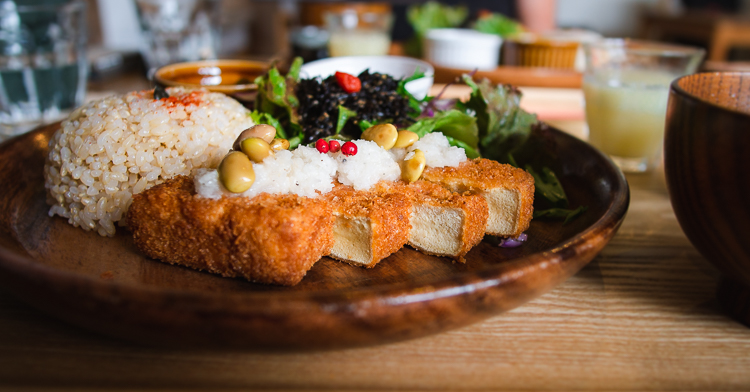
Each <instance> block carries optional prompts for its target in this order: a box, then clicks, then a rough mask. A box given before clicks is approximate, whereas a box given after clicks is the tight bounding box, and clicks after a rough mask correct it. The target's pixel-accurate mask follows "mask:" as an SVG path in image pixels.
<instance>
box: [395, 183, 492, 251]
mask: <svg viewBox="0 0 750 392" xmlns="http://www.w3.org/2000/svg"><path fill="white" fill-rule="evenodd" d="M404 188H405V189H406V194H407V195H409V196H410V198H411V199H412V204H413V207H412V213H411V220H410V223H411V233H410V234H409V245H410V246H412V247H413V248H415V249H417V250H419V251H422V252H424V253H427V254H431V255H435V256H447V257H452V258H453V259H455V260H457V261H459V262H462V263H463V262H465V259H464V256H465V255H466V253H468V252H469V250H471V248H473V247H474V246H475V245H477V244H478V243H479V242H481V241H482V238H484V233H485V231H486V229H487V218H488V216H489V213H488V208H487V201H486V200H485V199H484V197H482V196H480V195H475V194H459V193H454V192H451V191H449V190H447V189H445V188H443V187H442V186H440V185H438V184H435V183H431V182H427V181H423V180H419V181H415V182H413V183H411V184H409V185H407V186H405V187H404Z"/></svg>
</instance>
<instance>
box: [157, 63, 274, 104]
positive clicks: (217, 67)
mask: <svg viewBox="0 0 750 392" xmlns="http://www.w3.org/2000/svg"><path fill="white" fill-rule="evenodd" d="M269 67H270V64H269V63H265V62H260V61H250V60H204V61H190V62H184V63H176V64H170V65H166V66H164V67H161V68H159V69H158V70H156V73H154V81H155V82H156V83H157V84H160V85H162V86H165V87H177V86H180V87H188V88H205V89H207V90H209V91H214V92H220V93H224V94H229V95H234V94H241V93H249V92H253V91H255V90H256V89H257V88H258V86H257V85H256V84H255V83H254V81H255V78H256V77H258V76H260V75H263V74H264V73H266V71H268V68H269Z"/></svg>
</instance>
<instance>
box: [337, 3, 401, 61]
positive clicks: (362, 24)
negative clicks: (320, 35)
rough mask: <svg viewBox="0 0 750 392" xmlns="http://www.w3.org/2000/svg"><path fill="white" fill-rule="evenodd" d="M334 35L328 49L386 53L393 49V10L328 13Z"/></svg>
mask: <svg viewBox="0 0 750 392" xmlns="http://www.w3.org/2000/svg"><path fill="white" fill-rule="evenodd" d="M324 19H325V22H326V29H327V30H328V31H329V33H330V34H331V38H330V40H329V41H328V51H329V52H330V54H331V56H332V57H338V56H383V55H386V54H388V51H389V50H390V48H391V26H392V23H393V16H392V15H391V14H390V13H377V12H357V11H356V10H354V9H345V10H343V11H340V12H327V13H325V15H324Z"/></svg>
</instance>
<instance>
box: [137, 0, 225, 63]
mask: <svg viewBox="0 0 750 392" xmlns="http://www.w3.org/2000/svg"><path fill="white" fill-rule="evenodd" d="M136 5H137V9H138V18H139V20H140V24H141V32H142V35H143V40H142V42H143V43H142V46H141V55H142V56H143V59H144V61H145V62H146V67H147V69H148V75H149V77H151V76H152V75H153V72H154V71H156V69H158V68H160V67H162V66H165V65H169V64H173V63H179V62H184V61H197V60H211V59H215V58H216V54H217V53H218V51H219V17H220V12H219V5H220V4H219V1H218V0H136Z"/></svg>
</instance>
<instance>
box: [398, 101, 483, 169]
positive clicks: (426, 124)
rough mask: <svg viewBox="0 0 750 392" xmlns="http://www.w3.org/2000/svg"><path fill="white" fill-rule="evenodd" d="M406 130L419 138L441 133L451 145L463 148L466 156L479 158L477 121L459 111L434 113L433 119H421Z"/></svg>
mask: <svg viewBox="0 0 750 392" xmlns="http://www.w3.org/2000/svg"><path fill="white" fill-rule="evenodd" d="M408 130H409V131H412V132H414V133H416V134H417V135H418V136H419V137H420V138H421V137H422V136H424V135H426V134H428V133H430V132H442V133H443V134H444V135H445V136H446V137H448V141H451V144H452V145H454V146H457V147H462V148H464V149H465V150H466V156H468V157H469V158H477V157H479V152H478V145H477V142H478V140H479V138H478V129H477V119H476V118H474V116H471V115H469V114H467V113H465V112H462V111H460V110H456V109H451V110H446V111H442V112H438V113H436V114H435V116H434V117H424V118H421V119H419V120H418V121H417V122H415V123H414V124H412V125H411V126H409V128H408Z"/></svg>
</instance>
